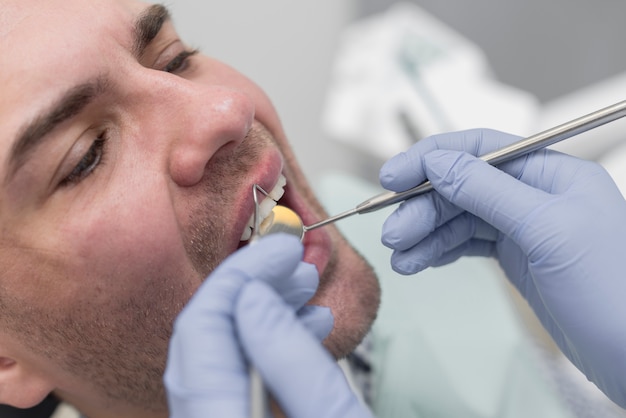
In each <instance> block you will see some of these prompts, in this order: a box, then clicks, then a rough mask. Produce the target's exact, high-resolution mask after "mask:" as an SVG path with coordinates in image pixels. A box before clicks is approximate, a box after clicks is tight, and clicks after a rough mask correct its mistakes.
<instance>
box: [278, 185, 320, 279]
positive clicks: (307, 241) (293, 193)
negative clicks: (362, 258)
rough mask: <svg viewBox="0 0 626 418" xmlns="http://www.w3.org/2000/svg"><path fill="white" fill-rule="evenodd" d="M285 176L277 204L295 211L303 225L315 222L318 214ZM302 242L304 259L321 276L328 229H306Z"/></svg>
mask: <svg viewBox="0 0 626 418" xmlns="http://www.w3.org/2000/svg"><path fill="white" fill-rule="evenodd" d="M285 177H286V178H287V185H286V186H285V194H284V196H283V197H282V198H281V199H280V200H279V202H278V204H279V205H283V206H286V207H288V208H289V209H291V210H293V211H294V212H296V213H297V214H298V215H299V216H300V219H301V220H302V222H303V223H304V225H311V224H313V223H314V222H317V221H318V220H319V219H320V215H319V214H317V213H315V212H314V210H313V209H312V208H311V207H310V206H309V204H308V203H307V202H306V201H305V199H304V198H303V197H302V195H300V193H298V191H297V190H295V189H294V185H293V184H291V183H290V181H289V180H290V179H289V176H287V174H285ZM302 243H303V245H304V261H305V262H307V263H310V264H313V265H315V266H316V268H317V271H318V273H319V275H320V276H321V275H322V273H323V272H324V270H325V269H326V266H327V265H328V262H329V260H330V252H331V247H332V242H331V237H330V235H329V233H328V231H327V230H326V229H324V228H319V229H314V230H312V231H308V232H306V233H305V234H304V238H303V240H302Z"/></svg>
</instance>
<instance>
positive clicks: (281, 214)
mask: <svg viewBox="0 0 626 418" xmlns="http://www.w3.org/2000/svg"><path fill="white" fill-rule="evenodd" d="M305 230H306V229H305V227H304V224H303V223H302V219H300V217H299V216H298V214H297V213H296V212H294V211H293V210H291V209H289V208H288V207H285V206H281V205H276V206H274V209H272V213H271V214H270V216H268V217H267V218H266V219H264V220H263V222H262V223H261V225H259V235H261V236H263V235H268V234H276V233H278V232H284V233H287V234H291V235H295V236H296V237H298V238H300V239H302V238H303V237H304V231H305Z"/></svg>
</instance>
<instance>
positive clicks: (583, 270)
mask: <svg viewBox="0 0 626 418" xmlns="http://www.w3.org/2000/svg"><path fill="white" fill-rule="evenodd" d="M517 140H519V138H517V137H514V136H511V135H507V134H504V133H500V132H496V131H489V130H472V131H465V132H457V133H450V134H443V135H437V136H434V137H430V138H427V139H424V140H422V141H420V142H418V143H417V144H416V145H415V146H413V147H412V148H411V149H410V150H409V151H408V152H406V153H402V154H399V155H397V156H396V157H394V158H393V159H391V160H390V161H388V162H387V163H386V164H385V166H384V167H383V168H382V170H381V174H380V179H381V183H382V184H383V186H384V187H386V188H387V189H390V190H394V191H402V190H406V189H408V188H410V187H413V186H415V185H417V184H419V183H421V182H422V181H424V180H425V179H427V178H428V179H429V180H430V181H431V182H432V184H433V186H434V188H435V190H436V193H435V192H433V193H428V194H426V195H423V196H420V197H418V198H415V199H412V200H410V201H406V202H404V203H403V204H402V205H400V207H399V208H398V209H397V210H396V211H395V212H394V213H393V214H392V215H391V216H390V217H389V219H388V220H387V221H386V223H385V226H384V228H383V237H382V240H383V243H384V244H385V245H387V246H389V247H390V248H392V249H394V253H393V255H392V265H393V267H394V269H395V270H396V271H398V272H400V273H403V274H412V273H416V272H418V271H420V270H423V269H425V268H426V267H428V266H439V265H443V264H447V263H450V262H452V261H454V260H456V259H457V258H459V257H461V256H463V255H482V256H493V257H496V258H497V259H498V260H499V262H500V264H501V266H502V268H503V269H504V271H505V272H506V274H507V276H508V277H509V279H510V280H511V281H512V282H513V284H514V285H515V286H516V287H517V289H519V291H520V292H521V293H522V295H524V297H525V298H526V300H527V301H528V303H529V304H530V305H531V306H532V308H533V309H534V311H535V313H536V314H537V316H538V317H539V319H540V320H541V322H542V324H543V325H544V327H545V328H546V329H547V330H548V331H549V332H550V334H551V335H552V337H553V338H554V340H555V341H556V343H557V344H558V345H559V347H560V348H561V350H562V351H563V352H564V353H565V354H566V355H567V357H568V358H569V359H570V360H571V361H572V362H573V363H574V364H576V366H577V367H578V368H579V369H580V370H582V371H583V372H584V373H585V374H586V375H587V377H588V378H589V379H590V380H592V381H593V382H595V383H596V385H597V386H598V387H599V388H600V389H602V390H603V391H604V392H605V393H606V394H607V395H608V396H609V397H610V398H611V399H612V400H613V401H614V402H616V403H618V404H619V405H621V406H622V407H626V302H625V299H626V298H625V296H626V274H625V271H624V269H625V267H626V264H625V263H624V261H625V256H626V202H625V201H624V198H623V197H622V195H621V194H620V192H619V190H618V189H617V187H616V185H615V184H614V182H613V180H612V179H611V178H610V176H609V175H608V174H607V173H606V171H605V170H604V169H603V168H602V167H600V166H599V165H598V164H595V163H592V162H587V161H583V160H580V159H577V158H574V157H571V156H567V155H564V154H560V153H557V152H554V151H549V150H542V151H538V152H536V153H533V154H531V155H528V156H526V157H521V158H519V159H517V160H515V161H512V162H509V163H505V164H502V165H500V167H499V168H500V169H496V168H494V167H492V166H490V165H488V164H487V163H485V162H483V161H481V160H479V159H478V158H475V157H474V155H484V154H486V153H487V152H490V151H493V150H495V149H497V148H501V147H503V146H505V145H507V144H509V143H511V142H514V141H517Z"/></svg>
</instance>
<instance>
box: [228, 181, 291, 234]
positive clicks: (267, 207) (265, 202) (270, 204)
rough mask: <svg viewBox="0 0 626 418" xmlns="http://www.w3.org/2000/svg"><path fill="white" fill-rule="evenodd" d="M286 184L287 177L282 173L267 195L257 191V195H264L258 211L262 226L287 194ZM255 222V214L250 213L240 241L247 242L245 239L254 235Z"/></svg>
mask: <svg viewBox="0 0 626 418" xmlns="http://www.w3.org/2000/svg"><path fill="white" fill-rule="evenodd" d="M286 184H287V179H286V178H285V176H284V175H282V174H281V175H280V177H279V178H278V181H277V182H276V184H275V185H274V187H273V188H272V190H270V191H269V192H267V195H265V194H263V193H261V192H258V193H257V196H259V197H260V196H263V198H262V199H261V201H260V202H259V204H258V206H259V208H258V213H257V216H258V224H259V225H260V226H262V225H263V223H264V222H267V221H268V218H269V217H270V215H271V214H272V209H274V207H275V206H276V205H277V202H278V200H280V198H281V197H283V195H284V194H285V185H286ZM255 192H257V191H256V190H253V193H255ZM254 223H255V214H254V213H253V214H252V215H250V219H248V223H247V224H246V226H245V227H244V230H243V233H242V234H241V238H240V241H242V242H245V241H248V240H249V239H250V238H251V237H252V233H253V232H254V228H255V224H254Z"/></svg>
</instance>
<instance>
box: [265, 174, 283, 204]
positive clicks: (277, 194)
mask: <svg viewBox="0 0 626 418" xmlns="http://www.w3.org/2000/svg"><path fill="white" fill-rule="evenodd" d="M286 184H287V179H286V178H285V176H283V175H282V174H281V175H280V177H279V178H278V181H277V182H276V185H275V186H274V188H273V189H272V190H271V191H270V192H269V196H270V197H271V198H272V199H274V200H279V199H280V198H281V197H283V195H284V194H285V185H286Z"/></svg>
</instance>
